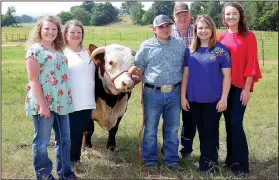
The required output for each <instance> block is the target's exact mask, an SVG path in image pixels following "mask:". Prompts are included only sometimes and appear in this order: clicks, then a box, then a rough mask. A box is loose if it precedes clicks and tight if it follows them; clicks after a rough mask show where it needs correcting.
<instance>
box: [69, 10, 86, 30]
mask: <svg viewBox="0 0 279 180" xmlns="http://www.w3.org/2000/svg"><path fill="white" fill-rule="evenodd" d="M71 14H72V16H73V18H74V19H76V20H79V21H80V22H81V23H82V24H83V25H85V26H88V25H89V23H90V14H89V12H87V11H85V10H84V9H83V8H82V7H75V8H73V9H72V11H71Z"/></svg>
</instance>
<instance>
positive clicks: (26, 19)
mask: <svg viewBox="0 0 279 180" xmlns="http://www.w3.org/2000/svg"><path fill="white" fill-rule="evenodd" d="M19 22H20V23H32V22H34V19H33V18H32V17H31V16H28V15H26V14H24V15H22V16H20V20H19Z"/></svg>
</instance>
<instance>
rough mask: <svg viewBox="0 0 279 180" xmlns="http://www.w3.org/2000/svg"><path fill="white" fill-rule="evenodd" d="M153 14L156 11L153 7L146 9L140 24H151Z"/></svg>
mask: <svg viewBox="0 0 279 180" xmlns="http://www.w3.org/2000/svg"><path fill="white" fill-rule="evenodd" d="M155 14H156V12H154V11H153V9H149V10H148V11H146V12H145V13H144V14H143V16H142V24H145V25H146V24H152V23H153V20H154V18H155V16H156V15H155Z"/></svg>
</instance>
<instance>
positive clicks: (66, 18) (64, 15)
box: [57, 11, 73, 24]
mask: <svg viewBox="0 0 279 180" xmlns="http://www.w3.org/2000/svg"><path fill="white" fill-rule="evenodd" d="M57 16H58V17H59V18H60V19H61V22H62V24H65V23H66V22H67V21H69V20H71V19H73V16H72V14H71V13H70V12H65V11H62V12H60V13H59V14H58V15H57Z"/></svg>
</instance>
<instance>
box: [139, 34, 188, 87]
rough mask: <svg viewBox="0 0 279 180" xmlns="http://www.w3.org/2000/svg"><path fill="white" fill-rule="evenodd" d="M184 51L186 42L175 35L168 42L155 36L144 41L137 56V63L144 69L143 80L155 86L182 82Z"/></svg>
mask: <svg viewBox="0 0 279 180" xmlns="http://www.w3.org/2000/svg"><path fill="white" fill-rule="evenodd" d="M184 52H185V45H184V42H183V41H182V40H181V39H176V38H175V37H173V36H171V37H170V39H169V40H168V42H167V43H161V42H160V41H158V40H157V38H156V37H155V36H154V37H153V38H150V39H148V40H146V41H144V42H143V43H142V44H141V46H140V48H139V50H138V52H137V54H136V56H135V65H136V66H137V67H139V68H141V69H142V70H143V71H144V73H143V82H144V83H148V84H152V85H155V86H162V85H168V84H176V83H178V82H180V81H181V80H182V67H183V60H184Z"/></svg>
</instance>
